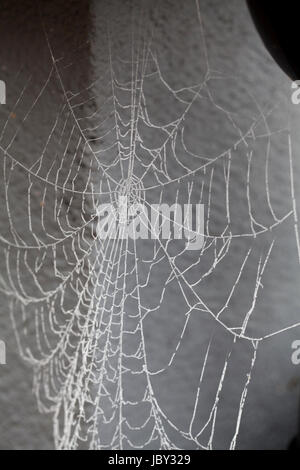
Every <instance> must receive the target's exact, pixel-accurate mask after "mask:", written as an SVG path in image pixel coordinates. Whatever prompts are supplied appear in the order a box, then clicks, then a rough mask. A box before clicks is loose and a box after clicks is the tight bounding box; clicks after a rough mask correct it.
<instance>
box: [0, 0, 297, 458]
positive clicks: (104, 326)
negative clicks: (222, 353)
mask: <svg viewBox="0 0 300 470" xmlns="http://www.w3.org/2000/svg"><path fill="white" fill-rule="evenodd" d="M142 3H143V2H141V4H142ZM141 12H142V13H139V16H138V24H137V26H136V25H134V26H133V27H132V37H131V44H130V48H129V49H130V51H129V53H128V56H126V57H119V56H118V50H117V44H114V37H113V34H112V32H111V30H110V25H108V27H107V42H106V44H104V45H103V48H104V49H105V51H106V53H105V57H106V59H105V63H104V66H103V67H102V68H103V70H104V73H102V75H101V76H99V77H96V79H95V80H94V81H93V82H92V83H91V84H89V85H88V86H87V87H85V88H84V89H83V90H81V91H79V92H77V93H75V92H73V91H71V90H69V89H67V88H66V86H65V84H64V80H63V72H64V70H65V67H66V64H65V63H64V59H63V58H56V57H55V56H54V52H53V49H52V46H51V37H50V36H49V35H48V33H47V28H46V27H45V37H46V41H47V44H48V48H49V53H50V56H51V64H50V68H49V74H48V76H47V77H46V79H45V82H44V84H43V86H42V88H41V89H40V90H39V92H38V94H37V95H36V96H35V98H34V100H33V102H32V103H31V104H30V106H29V107H28V108H27V112H26V113H25V115H24V117H23V119H22V122H21V124H20V126H21V127H22V126H25V125H26V122H27V121H28V120H29V119H30V118H31V116H32V115H33V114H34V112H35V109H36V108H37V107H38V106H42V104H43V100H44V98H45V95H46V94H47V93H48V92H50V90H52V89H54V87H56V90H57V89H59V93H60V94H61V103H59V106H58V107H57V110H56V112H55V113H54V114H55V116H54V115H51V119H50V117H49V119H48V126H51V127H50V128H49V129H48V130H47V135H46V136H44V141H43V145H42V148H41V151H40V152H39V154H38V155H35V156H34V155H31V158H32V161H31V162H30V163H24V161H23V160H22V159H21V158H20V157H18V156H16V155H15V154H14V144H15V141H16V140H17V138H18V132H19V130H16V131H15V132H13V133H10V134H9V132H10V125H9V124H8V121H7V123H6V124H4V126H3V128H2V134H1V142H0V149H1V152H2V157H3V179H4V186H3V187H4V190H3V197H4V200H5V211H6V217H7V227H8V229H7V230H6V233H5V234H1V243H2V245H3V247H4V253H5V259H6V274H3V277H2V278H1V291H2V292H5V293H6V294H7V295H8V296H9V297H10V298H11V314H12V315H11V316H12V320H13V324H14V328H15V332H16V335H17V340H18V345H19V348H20V352H21V355H22V357H23V358H24V359H25V360H26V361H27V362H28V363H29V364H31V365H32V366H33V368H34V392H35V394H36V396H37V400H38V405H39V409H40V410H41V411H43V412H51V413H52V414H53V422H54V438H55V445H56V448H57V449H77V448H89V449H126V448H143V449H144V448H156V449H174V448H178V447H180V446H182V447H186V448H196V449H212V448H213V447H214V437H215V432H216V426H217V425H216V423H217V417H218V412H219V403H220V397H221V394H222V391H223V386H224V381H225V379H226V374H227V370H228V366H229V363H230V361H231V351H232V350H233V349H234V347H235V345H236V344H237V342H241V341H242V342H245V343H248V344H249V346H250V358H249V364H248V370H247V373H246V374H245V377H244V384H243V387H242V389H241V393H240V398H239V406H238V410H237V413H236V421H235V425H234V432H233V434H232V436H231V439H230V442H231V443H230V447H231V448H232V449H234V448H235V446H236V443H237V437H238V433H239V429H240V423H241V419H242V414H243V410H244V405H245V402H246V397H247V393H248V387H249V384H250V380H251V374H252V370H253V368H254V366H255V360H256V355H257V349H258V347H259V345H260V343H261V342H263V341H264V340H265V339H266V338H267V337H270V336H272V335H276V334H279V333H280V331H274V332H271V333H268V334H265V335H262V336H259V335H258V336H253V335H251V332H249V331H248V326H249V323H250V321H251V318H252V315H253V312H254V311H255V307H256V303H257V299H258V296H259V293H260V291H261V288H262V279H263V275H264V272H265V270H266V267H267V265H268V261H269V259H270V257H271V255H272V250H274V249H275V246H276V228H277V227H279V226H281V225H282V224H283V223H285V222H286V221H288V220H290V219H294V222H295V229H296V236H297V237H298V235H297V234H298V228H297V210H296V202H295V195H294V183H293V170H292V149H291V143H290V138H289V136H288V133H287V131H286V130H281V129H276V130H274V131H271V130H270V128H269V126H268V117H269V115H267V114H266V113H264V112H262V111H261V110H260V108H259V107H258V106H257V107H256V111H257V115H256V116H255V117H254V118H253V119H252V121H251V122H250V123H249V125H248V126H247V127H246V128H245V127H244V126H243V127H242V125H241V127H240V126H239V121H238V119H236V116H235V115H234V113H231V112H230V111H228V110H226V109H225V107H222V106H221V105H220V104H219V103H217V102H216V99H215V98H214V94H213V91H212V88H213V87H212V84H213V83H214V81H217V82H220V81H222V80H225V79H226V80H227V77H225V76H224V75H222V74H221V73H218V72H216V71H213V70H211V67H210V64H209V58H208V53H207V48H206V45H205V39H204V32H203V25H202V20H201V15H200V10H199V5H198V2H196V9H195V13H196V14H197V15H198V28H199V30H200V36H201V41H202V42H201V46H202V51H203V62H204V64H205V74H204V78H203V79H202V80H201V81H200V82H199V83H198V84H193V85H190V86H189V85H187V86H186V87H184V88H180V89H174V88H173V87H172V86H171V85H170V84H169V83H168V81H167V79H166V78H165V77H164V74H163V71H162V68H161V66H160V63H159V59H158V56H157V54H156V52H155V43H154V40H155V34H154V31H153V29H151V28H149V25H148V23H147V22H146V23H145V17H146V14H145V11H144V10H143V8H141ZM145 24H146V26H145ZM127 46H128V45H127ZM151 83H159V85H160V86H161V87H162V89H163V90H164V92H165V93H166V94H167V96H168V97H170V99H172V100H173V102H174V114H176V117H175V118H173V119H171V120H167V119H166V116H167V115H168V114H167V112H165V110H164V109H163V105H162V114H163V119H162V120H161V122H160V123H159V120H158V119H157V116H154V115H152V113H151V109H153V108H152V103H151V100H152V99H154V100H155V96H154V98H153V95H151V94H149V87H150V88H151ZM149 84H150V85H149ZM27 86H28V84H25V87H24V90H23V91H22V93H21V95H20V97H19V98H18V100H17V102H16V104H15V107H14V109H13V110H12V112H14V110H17V109H18V106H19V103H20V102H22V99H23V96H25V95H26V91H27ZM153 94H154V95H155V93H154V92H153ZM203 103H205V105H209V106H210V107H211V109H213V110H214V112H215V113H217V114H221V115H223V116H224V117H225V118H226V120H227V122H228V123H230V126H231V128H232V132H233V135H234V139H233V141H232V142H231V144H230V146H229V147H227V148H225V144H224V150H223V151H222V152H221V153H220V154H217V155H212V156H209V155H204V154H203V155H202V154H197V153H195V152H193V151H192V150H190V148H189V142H188V139H186V138H185V136H186V121H187V118H188V116H189V114H190V113H191V112H192V111H193V109H196V108H197V109H201V106H202V104H203ZM50 114H51V113H50ZM153 114H154V113H153ZM270 115H271V113H270ZM53 116H54V118H53ZM208 118H209V117H208ZM50 121H52V122H51V123H50ZM162 121H165V122H164V123H163V124H162ZM262 129H263V131H262ZM278 132H282V134H285V135H287V136H288V140H287V142H288V144H289V145H288V146H287V152H288V154H289V156H290V160H289V165H290V167H289V168H290V181H291V199H290V200H291V206H290V207H289V208H288V209H287V211H286V213H284V214H282V215H280V216H279V215H278V214H277V212H276V209H275V208H274V205H273V203H272V196H271V193H270V187H269V186H270V182H269V178H268V175H269V173H268V171H269V170H268V167H269V164H270V158H271V156H270V153H271V152H270V142H271V141H272V138H273V136H274V135H277V134H278ZM7 135H9V138H8V137H6V136H7ZM42 138H43V137H41V139H42ZM195 138H196V139H197V136H196V137H195ZM262 140H264V141H265V142H267V145H266V153H265V155H264V156H262V155H259V154H257V153H258V152H257V153H256V145H257V142H259V141H262ZM53 148H54V149H55V155H54V154H53V150H52V149H53ZM212 148H213V147H212ZM263 158H264V161H265V169H266V171H265V179H264V191H265V203H266V208H267V209H266V211H267V212H268V217H267V219H268V221H267V222H263V221H261V220H260V219H259V218H258V216H257V215H256V214H255V209H254V203H253V194H252V191H251V178H252V168H253V166H254V164H255V163H254V162H255V159H260V160H262V159H263ZM25 161H27V159H25ZM241 161H243V162H244V165H245V168H244V170H245V171H243V175H241V174H239V175H238V178H240V182H239V188H240V191H242V193H243V195H242V196H241V198H244V201H245V204H244V206H243V207H244V208H246V210H244V209H243V217H244V219H243V227H245V226H248V230H246V231H244V232H242V233H241V232H239V231H238V227H239V226H241V225H240V221H239V220H237V218H236V215H235V211H234V210H233V209H232V204H233V203H232V196H231V186H232V181H233V178H237V174H236V172H235V168H238V166H237V167H236V165H240V162H241ZM234 172H235V176H233V173H234ZM20 180H21V181H22V184H23V187H24V185H25V186H26V191H25V192H24V194H22V201H20V206H19V207H18V208H16V207H14V205H13V204H12V197H13V195H14V194H16V191H17V183H18V182H19V181H20ZM216 184H217V185H218V186H219V187H221V188H222V190H223V192H222V195H221V196H220V194H216V192H217V191H216ZM120 193H122V195H126V196H127V198H128V200H129V201H130V200H132V201H136V200H138V201H139V202H142V203H143V204H145V205H146V206H149V207H150V204H151V203H152V202H154V203H157V204H158V203H163V202H169V203H171V204H172V203H174V202H178V203H184V204H188V203H198V204H204V205H205V220H206V222H205V233H204V234H201V235H204V240H205V241H204V246H203V247H202V249H201V250H200V251H199V252H195V253H193V255H191V254H189V253H188V251H187V248H186V246H185V244H184V243H181V241H179V240H171V239H170V240H161V239H160V237H158V238H157V239H154V240H147V241H144V240H131V239H129V238H123V239H122V238H119V239H118V238H116V239H109V238H107V239H105V240H101V239H99V237H97V230H96V225H97V218H98V213H97V207H98V206H99V204H100V203H103V202H109V203H112V204H114V203H115V202H116V199H117V197H118V194H120ZM216 212H217V213H218V214H219V217H220V213H221V214H222V222H218V224H216V223H215V220H214V217H215V213H216ZM20 217H21V219H22V220H23V222H22V224H21V226H20V222H19V221H20ZM239 217H240V215H239ZM148 222H149V223H150V221H148ZM216 227H217V228H218V230H216ZM265 234H267V235H270V236H271V239H268V243H267V244H266V248H265V250H264V252H262V253H261V254H260V256H259V257H258V259H257V263H256V273H255V275H254V276H253V279H252V281H251V283H250V284H249V285H251V294H250V297H251V302H250V307H249V308H247V309H246V310H245V311H244V312H243V314H242V317H241V315H240V314H239V315H238V316H237V317H236V322H234V321H232V318H230V319H229V318H228V316H227V311H228V309H229V308H231V303H232V300H233V299H234V297H235V295H236V291H237V287H238V285H239V283H240V281H241V278H242V277H243V276H244V272H245V270H246V269H247V267H248V262H249V259H250V257H251V256H252V251H253V243H255V241H256V240H257V239H258V237H261V236H264V235H265ZM297 240H298V238H297ZM240 244H241V245H240ZM298 245H299V243H298ZM237 246H243V247H245V246H246V249H245V250H244V252H241V253H240V256H241V262H240V268H239V270H238V272H237V273H236V275H235V276H234V278H233V280H232V282H231V285H230V286H229V285H228V288H227V295H226V298H225V300H224V302H223V304H222V305H221V306H216V305H213V303H212V302H211V301H210V299H206V294H207V291H206V289H207V283H208V282H212V279H213V276H214V275H215V273H216V271H217V270H218V269H219V268H220V267H221V266H222V264H223V263H224V261H225V260H226V258H227V257H228V255H229V253H231V252H232V251H233V250H234V249H235V248H236V247H237ZM223 274H224V273H223ZM157 278H159V279H160V281H159V283H158V284H157V282H155V279H156V280H157ZM154 284H155V292H153V293H151V292H152V289H153V288H154V287H153V286H154ZM203 286H204V287H203ZM172 292H173V294H172ZM174 293H175V294H174ZM170 295H175V296H177V297H176V298H178V305H179V306H178V312H175V314H176V315H178V316H180V318H181V319H182V323H181V327H180V331H178V332H177V337H176V342H175V344H174V345H173V346H172V350H171V351H169V356H168V357H164V358H163V363H161V364H160V367H157V368H155V369H153V368H151V367H150V363H149V360H148V357H147V331H145V322H146V321H147V319H148V318H150V317H151V316H152V315H158V314H161V315H163V312H164V311H165V310H166V309H167V310H168V308H169V306H168V305H169V304H168V301H167V300H168V299H169V300H170ZM179 299H180V300H179ZM172 308H174V306H173V307H172ZM160 312H161V313H160ZM194 315H200V316H201V315H203V316H205V317H207V318H210V319H211V320H212V321H213V322H214V324H215V325H216V328H217V327H220V328H221V329H224V330H225V331H226V333H228V335H229V336H230V337H231V343H232V349H230V350H229V352H228V354H227V355H226V357H225V358H224V359H223V365H222V368H221V370H220V371H218V374H219V375H218V384H217V388H216V393H215V396H214V397H213V401H212V405H211V406H210V408H209V413H208V415H207V419H206V420H204V422H203V423H202V424H199V420H198V418H197V416H198V413H199V406H200V405H199V404H200V399H201V390H202V386H203V382H204V380H205V374H206V367H207V364H208V361H209V357H210V350H211V345H212V341H213V338H211V337H210V338H209V341H208V343H207V347H206V352H205V355H204V357H200V356H199V371H198V376H199V377H200V378H199V383H198V386H197V390H196V392H195V394H194V401H193V403H192V405H191V410H192V412H191V416H190V417H189V423H188V426H185V427H182V426H181V425H178V424H176V422H175V420H172V418H171V417H170V416H169V415H168V413H167V412H166V411H165V410H164V409H163V406H162V405H161V404H160V400H159V398H158V395H159V394H158V393H157V391H156V390H155V387H154V385H153V380H154V379H155V377H157V376H161V375H163V374H165V373H166V371H167V370H169V369H170V368H172V367H173V366H174V364H175V362H176V358H177V355H178V353H179V351H180V350H181V349H182V348H183V347H184V338H185V335H186V332H187V329H188V326H189V322H190V320H191V318H192V317H193V316H194ZM296 326H298V325H292V326H288V327H287V328H293V327H296ZM33 338H34V339H33Z"/></svg>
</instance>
